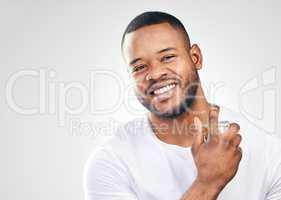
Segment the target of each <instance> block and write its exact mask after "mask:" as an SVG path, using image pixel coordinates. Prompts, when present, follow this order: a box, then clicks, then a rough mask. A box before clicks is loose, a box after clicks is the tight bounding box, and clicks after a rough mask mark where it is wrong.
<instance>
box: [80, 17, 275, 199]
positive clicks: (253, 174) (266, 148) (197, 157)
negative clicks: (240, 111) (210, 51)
mask: <svg viewBox="0 0 281 200" xmlns="http://www.w3.org/2000/svg"><path fill="white" fill-rule="evenodd" d="M122 53H123V56H124V59H125V61H126V63H127V64H128V65H129V69H130V73H131V75H132V77H133V80H134V82H135V93H136V95H137V98H138V99H139V101H140V102H141V103H142V104H143V105H144V106H145V107H146V108H147V109H148V110H149V113H148V114H147V115H145V116H144V117H143V118H138V119H135V120H133V121H131V122H128V123H127V124H126V125H124V126H122V127H120V129H118V131H117V132H116V134H115V135H114V136H113V138H112V139H110V140H109V141H108V142H106V143H105V144H103V145H101V147H100V148H99V149H98V150H97V151H96V152H94V154H93V155H92V156H91V157H90V159H89V161H88V163H87V165H86V170H85V195H86V199H88V200H107V199H108V200H113V199H114V200H135V199H141V200H156V199H157V200H166V199H167V200H174V199H175V200H176V199H181V200H215V199H220V200H281V158H280V155H281V154H280V153H281V147H280V146H281V143H280V140H279V139H277V138H275V137H272V136H269V135H267V134H265V133H263V132H262V131H261V130H259V129H257V128H256V127H254V126H252V125H250V124H249V123H247V121H246V120H244V119H243V118H242V117H241V116H239V115H237V114H235V113H232V112H229V113H227V111H226V110H220V108H219V107H218V106H215V105H211V104H209V103H208V102H207V100H206V98H205V96H204V92H203V89H202V86H201V82H200V78H199V75H198V72H197V71H198V70H200V69H201V68H202V55H201V51H200V48H199V47H198V45H196V44H193V45H191V44H190V40H189V36H188V34H187V32H186V30H185V28H184V26H183V25H182V23H181V22H180V21H179V20H178V19H176V18H175V17H174V16H171V15H169V14H167V13H162V12H145V13H143V14H141V15H139V16H137V17H136V18H134V19H133V20H132V21H131V22H130V24H129V25H128V26H127V28H126V30H125V32H124V35H123V39H122ZM219 113H220V115H219ZM221 113H224V115H225V116H223V120H225V119H227V120H231V121H232V123H230V124H229V126H228V127H227V128H226V129H225V130H220V128H219V121H221V120H220V118H221V117H222V116H221ZM240 127H241V135H243V140H242V142H241V138H242V137H241V135H240V133H239V132H240ZM240 145H241V147H240ZM242 149H243V153H242ZM242 154H243V156H242ZM241 158H242V159H241Z"/></svg>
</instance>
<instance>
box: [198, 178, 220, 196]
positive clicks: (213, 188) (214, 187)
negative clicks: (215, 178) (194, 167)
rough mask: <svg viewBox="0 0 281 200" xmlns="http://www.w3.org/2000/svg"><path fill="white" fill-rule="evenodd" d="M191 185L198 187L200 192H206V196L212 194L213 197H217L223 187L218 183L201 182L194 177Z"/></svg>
mask: <svg viewBox="0 0 281 200" xmlns="http://www.w3.org/2000/svg"><path fill="white" fill-rule="evenodd" d="M193 185H194V186H195V187H198V188H200V191H201V192H202V194H206V195H208V196H213V197H217V196H218V195H219V193H220V192H221V191H222V190H223V188H224V186H221V185H220V184H214V183H208V182H203V181H200V180H199V179H196V180H195V181H194V183H193Z"/></svg>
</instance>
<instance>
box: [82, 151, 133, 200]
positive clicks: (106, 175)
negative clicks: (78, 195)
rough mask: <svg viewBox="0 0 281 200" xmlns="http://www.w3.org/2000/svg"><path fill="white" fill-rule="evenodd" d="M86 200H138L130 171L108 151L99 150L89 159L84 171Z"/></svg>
mask: <svg viewBox="0 0 281 200" xmlns="http://www.w3.org/2000/svg"><path fill="white" fill-rule="evenodd" d="M84 191H85V200H136V199H137V198H136V195H135V193H134V192H133V190H132V189H131V183H130V178H129V175H128V170H126V168H125V166H123V165H122V162H121V161H120V160H119V159H118V157H117V156H116V155H115V154H114V153H113V152H112V151H110V150H108V149H99V150H98V151H97V152H95V153H94V154H92V155H91V156H90V158H89V159H88V161H87V163H86V166H85V171H84Z"/></svg>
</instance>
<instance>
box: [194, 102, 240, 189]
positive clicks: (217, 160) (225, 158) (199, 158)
mask: <svg viewBox="0 0 281 200" xmlns="http://www.w3.org/2000/svg"><path fill="white" fill-rule="evenodd" d="M218 115H219V108H218V107H215V106H212V107H211V108H210V113H209V137H210V139H209V141H208V142H204V135H203V131H202V123H201V121H200V119H199V118H198V117H195V118H194V125H195V130H196V131H195V132H196V133H195V136H194V137H195V138H194V142H193V145H192V149H191V150H192V155H193V159H194V162H195V165H196V167H197V172H198V173H197V178H196V182H198V183H200V184H201V185H205V186H207V187H212V188H213V189H215V190H219V191H221V190H222V189H223V188H224V187H225V185H226V184H227V183H228V182H229V181H230V180H231V179H232V178H233V177H234V176H235V174H236V172H237V170H238V166H239V163H240V160H241V158H242V151H241V148H240V147H239V145H240V142H241V136H240V134H239V133H238V132H239V129H240V128H239V125H238V124H236V123H231V124H230V126H229V128H228V129H227V130H226V131H225V133H223V134H222V133H220V132H219V130H218Z"/></svg>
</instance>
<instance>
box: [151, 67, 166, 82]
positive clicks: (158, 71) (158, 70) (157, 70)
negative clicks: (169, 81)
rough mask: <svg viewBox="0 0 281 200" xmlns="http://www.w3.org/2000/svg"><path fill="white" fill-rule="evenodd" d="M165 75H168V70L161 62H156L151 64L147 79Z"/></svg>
mask: <svg viewBox="0 0 281 200" xmlns="http://www.w3.org/2000/svg"><path fill="white" fill-rule="evenodd" d="M164 76H167V71H166V69H165V68H164V66H161V64H157V63H154V64H151V65H150V70H149V71H148V73H147V75H146V80H147V81H150V80H158V79H161V78H162V77H164Z"/></svg>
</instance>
